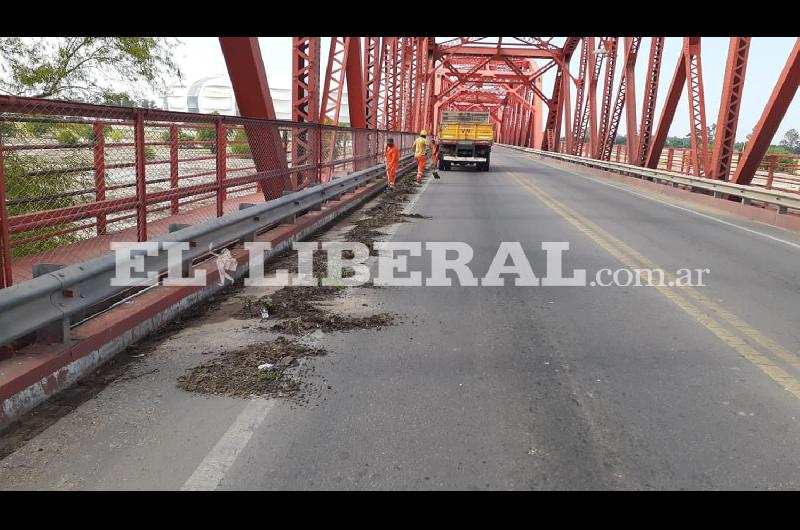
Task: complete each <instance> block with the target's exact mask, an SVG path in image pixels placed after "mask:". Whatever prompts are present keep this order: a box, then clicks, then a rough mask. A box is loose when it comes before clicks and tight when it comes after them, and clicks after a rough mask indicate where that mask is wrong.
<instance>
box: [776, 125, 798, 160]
mask: <svg viewBox="0 0 800 530" xmlns="http://www.w3.org/2000/svg"><path fill="white" fill-rule="evenodd" d="M780 146H781V147H785V148H786V149H788V150H789V152H790V153H793V154H796V155H797V154H800V133H798V132H797V129H789V130H788V131H786V134H785V135H784V136H783V140H781V143H780Z"/></svg>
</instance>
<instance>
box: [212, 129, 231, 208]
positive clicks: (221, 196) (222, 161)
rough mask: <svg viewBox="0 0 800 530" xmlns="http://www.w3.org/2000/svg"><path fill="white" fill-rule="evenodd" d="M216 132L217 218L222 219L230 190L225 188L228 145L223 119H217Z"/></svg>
mask: <svg viewBox="0 0 800 530" xmlns="http://www.w3.org/2000/svg"><path fill="white" fill-rule="evenodd" d="M214 129H215V131H216V137H217V138H216V148H217V149H216V150H217V217H222V212H223V208H222V206H223V203H224V202H225V199H227V198H228V190H227V188H225V179H226V177H227V171H228V166H227V151H228V143H227V142H226V141H225V140H226V139H227V138H226V135H225V125H223V123H222V118H217V119H216V120H215V123H214Z"/></svg>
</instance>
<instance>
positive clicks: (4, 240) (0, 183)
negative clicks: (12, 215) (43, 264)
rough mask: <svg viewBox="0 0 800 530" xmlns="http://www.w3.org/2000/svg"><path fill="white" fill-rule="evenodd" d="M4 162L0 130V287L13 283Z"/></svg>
mask: <svg viewBox="0 0 800 530" xmlns="http://www.w3.org/2000/svg"><path fill="white" fill-rule="evenodd" d="M4 170H5V162H4V161H3V133H2V131H0V262H1V263H2V265H3V266H2V267H0V289H2V288H4V287H11V285H12V284H13V283H14V280H13V276H12V274H11V243H10V240H9V237H8V206H7V205H6V179H5V172H4Z"/></svg>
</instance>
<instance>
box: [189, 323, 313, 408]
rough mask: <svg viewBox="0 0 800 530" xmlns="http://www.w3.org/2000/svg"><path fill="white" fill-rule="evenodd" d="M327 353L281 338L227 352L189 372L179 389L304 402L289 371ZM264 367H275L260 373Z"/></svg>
mask: <svg viewBox="0 0 800 530" xmlns="http://www.w3.org/2000/svg"><path fill="white" fill-rule="evenodd" d="M325 353H326V352H325V350H322V349H318V348H311V347H308V346H306V345H303V344H298V343H296V342H292V341H289V340H286V339H285V338H283V337H279V338H277V339H276V340H274V341H272V342H264V343H259V344H252V345H250V346H247V347H245V348H241V349H238V350H233V351H228V352H225V353H223V354H222V355H221V356H220V357H219V358H217V359H215V360H213V361H210V362H208V363H206V364H202V365H200V366H196V367H194V368H191V369H190V370H187V372H186V374H185V375H183V376H181V377H179V378H178V388H182V389H183V390H186V391H188V392H196V393H200V394H212V395H218V396H219V395H224V396H230V397H235V398H249V397H282V398H287V399H292V400H295V401H302V398H303V388H304V387H303V385H301V383H300V381H298V380H296V379H294V378H292V377H291V376H290V375H288V374H287V373H286V370H287V369H289V368H291V367H294V366H297V365H298V361H299V360H300V359H302V358H303V357H309V356H311V357H316V356H320V355H325ZM264 365H271V366H269V367H268V368H266V367H265V368H262V369H259V367H260V366H262V367H263V366H264Z"/></svg>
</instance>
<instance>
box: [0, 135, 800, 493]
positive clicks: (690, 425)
mask: <svg viewBox="0 0 800 530" xmlns="http://www.w3.org/2000/svg"><path fill="white" fill-rule="evenodd" d="M492 163H493V166H492V170H491V171H490V172H488V173H483V172H475V171H474V170H472V169H465V170H463V171H450V172H442V173H441V174H442V179H441V180H438V181H431V182H428V183H427V185H426V187H425V188H424V191H423V192H422V193H421V194H420V195H419V196H418V198H417V199H416V200H415V203H414V204H413V206H412V207H411V211H413V212H414V213H418V214H421V215H423V216H428V217H429V218H422V219H415V220H413V222H408V223H402V224H400V225H397V226H396V227H394V230H393V232H392V234H391V238H392V239H393V240H395V241H422V242H426V241H463V242H466V243H468V244H469V245H471V246H472V247H473V249H474V251H475V256H474V258H473V261H472V263H471V266H472V269H473V270H474V271H476V275H479V276H480V275H482V274H483V273H484V272H485V271H486V270H487V269H488V268H489V264H490V263H491V261H492V258H493V257H494V255H495V252H496V251H497V248H498V245H499V244H500V242H502V241H518V242H520V243H521V245H522V247H523V248H524V249H525V251H526V253H527V255H528V257H529V258H530V260H531V263H532V266H533V269H534V271H535V272H536V274H537V276H539V277H542V276H544V275H545V263H546V260H545V253H544V251H542V250H541V243H542V242H543V241H567V242H569V243H570V250H569V251H566V252H565V253H564V265H565V267H564V268H565V273H566V274H567V275H569V274H568V273H569V271H570V270H572V269H575V268H582V269H586V270H587V275H588V276H589V278H590V279H593V278H594V274H595V273H596V272H597V271H598V270H600V269H604V268H609V269H619V268H621V267H636V266H640V267H642V266H648V265H649V266H658V267H662V268H663V269H665V270H667V271H672V272H674V271H677V270H678V269H680V268H691V269H706V268H707V269H710V273H709V274H707V275H706V277H705V283H706V286H705V287H696V288H693V289H688V290H687V289H675V288H668V287H664V288H655V287H644V286H642V287H590V286H586V287H516V286H514V285H508V283H510V282H507V285H506V286H505V287H461V286H452V287H384V288H380V289H367V288H365V289H353V290H352V292H351V294H350V295H349V296H350V298H349V300H350V305H357V306H362V304H367V306H363V307H369V308H380V310H381V311H390V312H394V313H396V314H398V315H401V317H402V318H401V321H400V322H398V323H397V324H396V325H394V326H388V327H385V328H382V329H380V330H368V331H358V332H348V333H333V334H327V335H325V336H324V337H322V338H319V339H317V342H318V343H319V344H320V345H321V346H324V347H325V348H326V349H327V350H328V351H329V352H330V353H329V355H327V356H325V357H321V358H317V359H314V361H313V367H314V370H315V371H314V375H313V378H314V381H316V384H317V387H318V388H319V389H320V390H319V392H318V393H316V394H315V395H314V396H312V398H311V400H310V403H309V404H307V405H305V406H295V405H292V404H290V403H287V402H285V401H282V400H252V401H246V400H237V399H232V398H226V397H205V396H200V395H196V394H190V393H187V392H184V391H182V390H179V389H177V388H175V379H176V378H177V377H178V376H179V375H180V374H182V373H183V371H184V370H185V369H186V368H187V367H191V366H194V365H196V364H198V363H199V362H200V361H201V360H205V359H206V357H204V356H203V354H209V353H210V354H213V353H214V352H215V351H217V350H219V349H221V348H228V347H233V346H237V345H243V344H247V343H248V342H251V341H253V340H256V339H260V338H262V337H260V336H258V333H257V332H256V331H254V330H253V329H252V328H251V327H249V326H248V327H245V326H247V323H246V322H244V321H241V320H236V319H232V318H230V314H231V311H230V310H228V309H226V308H228V307H234V306H235V303H234V302H235V301H229V303H223V304H222V306H221V307H220V308H219V309H217V310H215V311H212V312H210V313H209V314H208V315H206V316H204V317H201V318H198V320H197V322H196V323H195V324H193V325H191V326H188V327H187V328H185V329H183V330H182V331H180V332H178V333H177V334H174V335H172V336H169V337H167V338H166V339H164V340H162V341H161V342H159V343H157V344H155V345H154V346H152V347H150V348H149V349H147V351H145V352H144V353H146V355H145V356H144V357H142V358H136V359H135V361H132V362H131V363H130V364H129V365H128V366H127V367H126V368H125V369H124V370H123V371H122V372H121V374H122V375H120V376H119V377H117V378H116V379H115V380H113V381H112V382H110V383H109V384H108V385H107V386H104V387H103V388H100V389H99V391H98V392H96V393H91V394H92V395H90V396H88V397H87V398H86V400H85V401H84V402H83V403H80V404H78V405H77V406H76V407H74V410H68V411H66V412H64V413H62V414H60V415H59V418H58V419H57V421H54V422H53V423H52V424H51V425H49V427H47V428H46V429H45V430H44V431H42V432H41V433H39V434H38V435H36V436H35V437H33V439H31V440H30V441H28V442H27V443H26V444H25V445H24V446H22V447H20V448H18V449H17V450H16V451H15V452H14V453H12V454H10V455H8V456H7V457H6V458H5V459H4V460H3V461H2V463H0V466H1V467H0V488H3V489H33V488H36V489H38V488H44V489H181V488H183V489H220V490H234V489H268V490H271V489H356V490H371V489H379V490H383V489H465V490H488V489H514V490H517V489H519V490H527V489H534V490H539V489H739V488H745V489H796V488H798V487H800V444H798V443H797V441H798V436H799V435H800V423H799V422H798V416H800V383H798V380H800V358H799V357H798V356H797V355H798V352H800V325H798V324H800V322H799V321H800V267H798V263H800V237H798V236H797V235H796V234H792V233H789V232H785V231H781V230H778V229H775V228H771V227H768V226H765V225H760V224H756V223H750V222H747V221H743V220H740V219H736V218H733V217H723V216H722V215H720V214H715V213H713V212H709V211H706V210H700V209H698V207H694V206H687V205H686V204H684V205H683V207H675V205H677V203H675V202H674V200H672V199H664V198H663V197H661V196H659V197H651V196H649V195H644V196H643V195H641V194H642V193H643V192H641V191H640V190H638V189H632V188H628V187H626V186H624V185H621V184H618V183H612V182H610V181H604V180H602V179H600V178H588V177H583V176H580V175H576V174H573V173H570V172H568V171H565V170H562V169H555V168H554V167H551V166H549V165H547V164H545V163H542V162H535V161H533V160H531V159H530V158H528V157H526V156H525V155H523V154H521V153H519V152H516V151H511V150H507V149H502V148H497V149H496V151H495V153H494V154H493V157H492ZM664 201H669V202H664ZM678 206H680V205H678ZM409 263H410V264H411V265H412V267H413V266H417V267H423V268H424V267H427V266H428V265H427V262H426V261H425V260H422V259H421V258H411V259H410V260H409ZM123 355H126V354H123ZM94 394H96V395H94Z"/></svg>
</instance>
